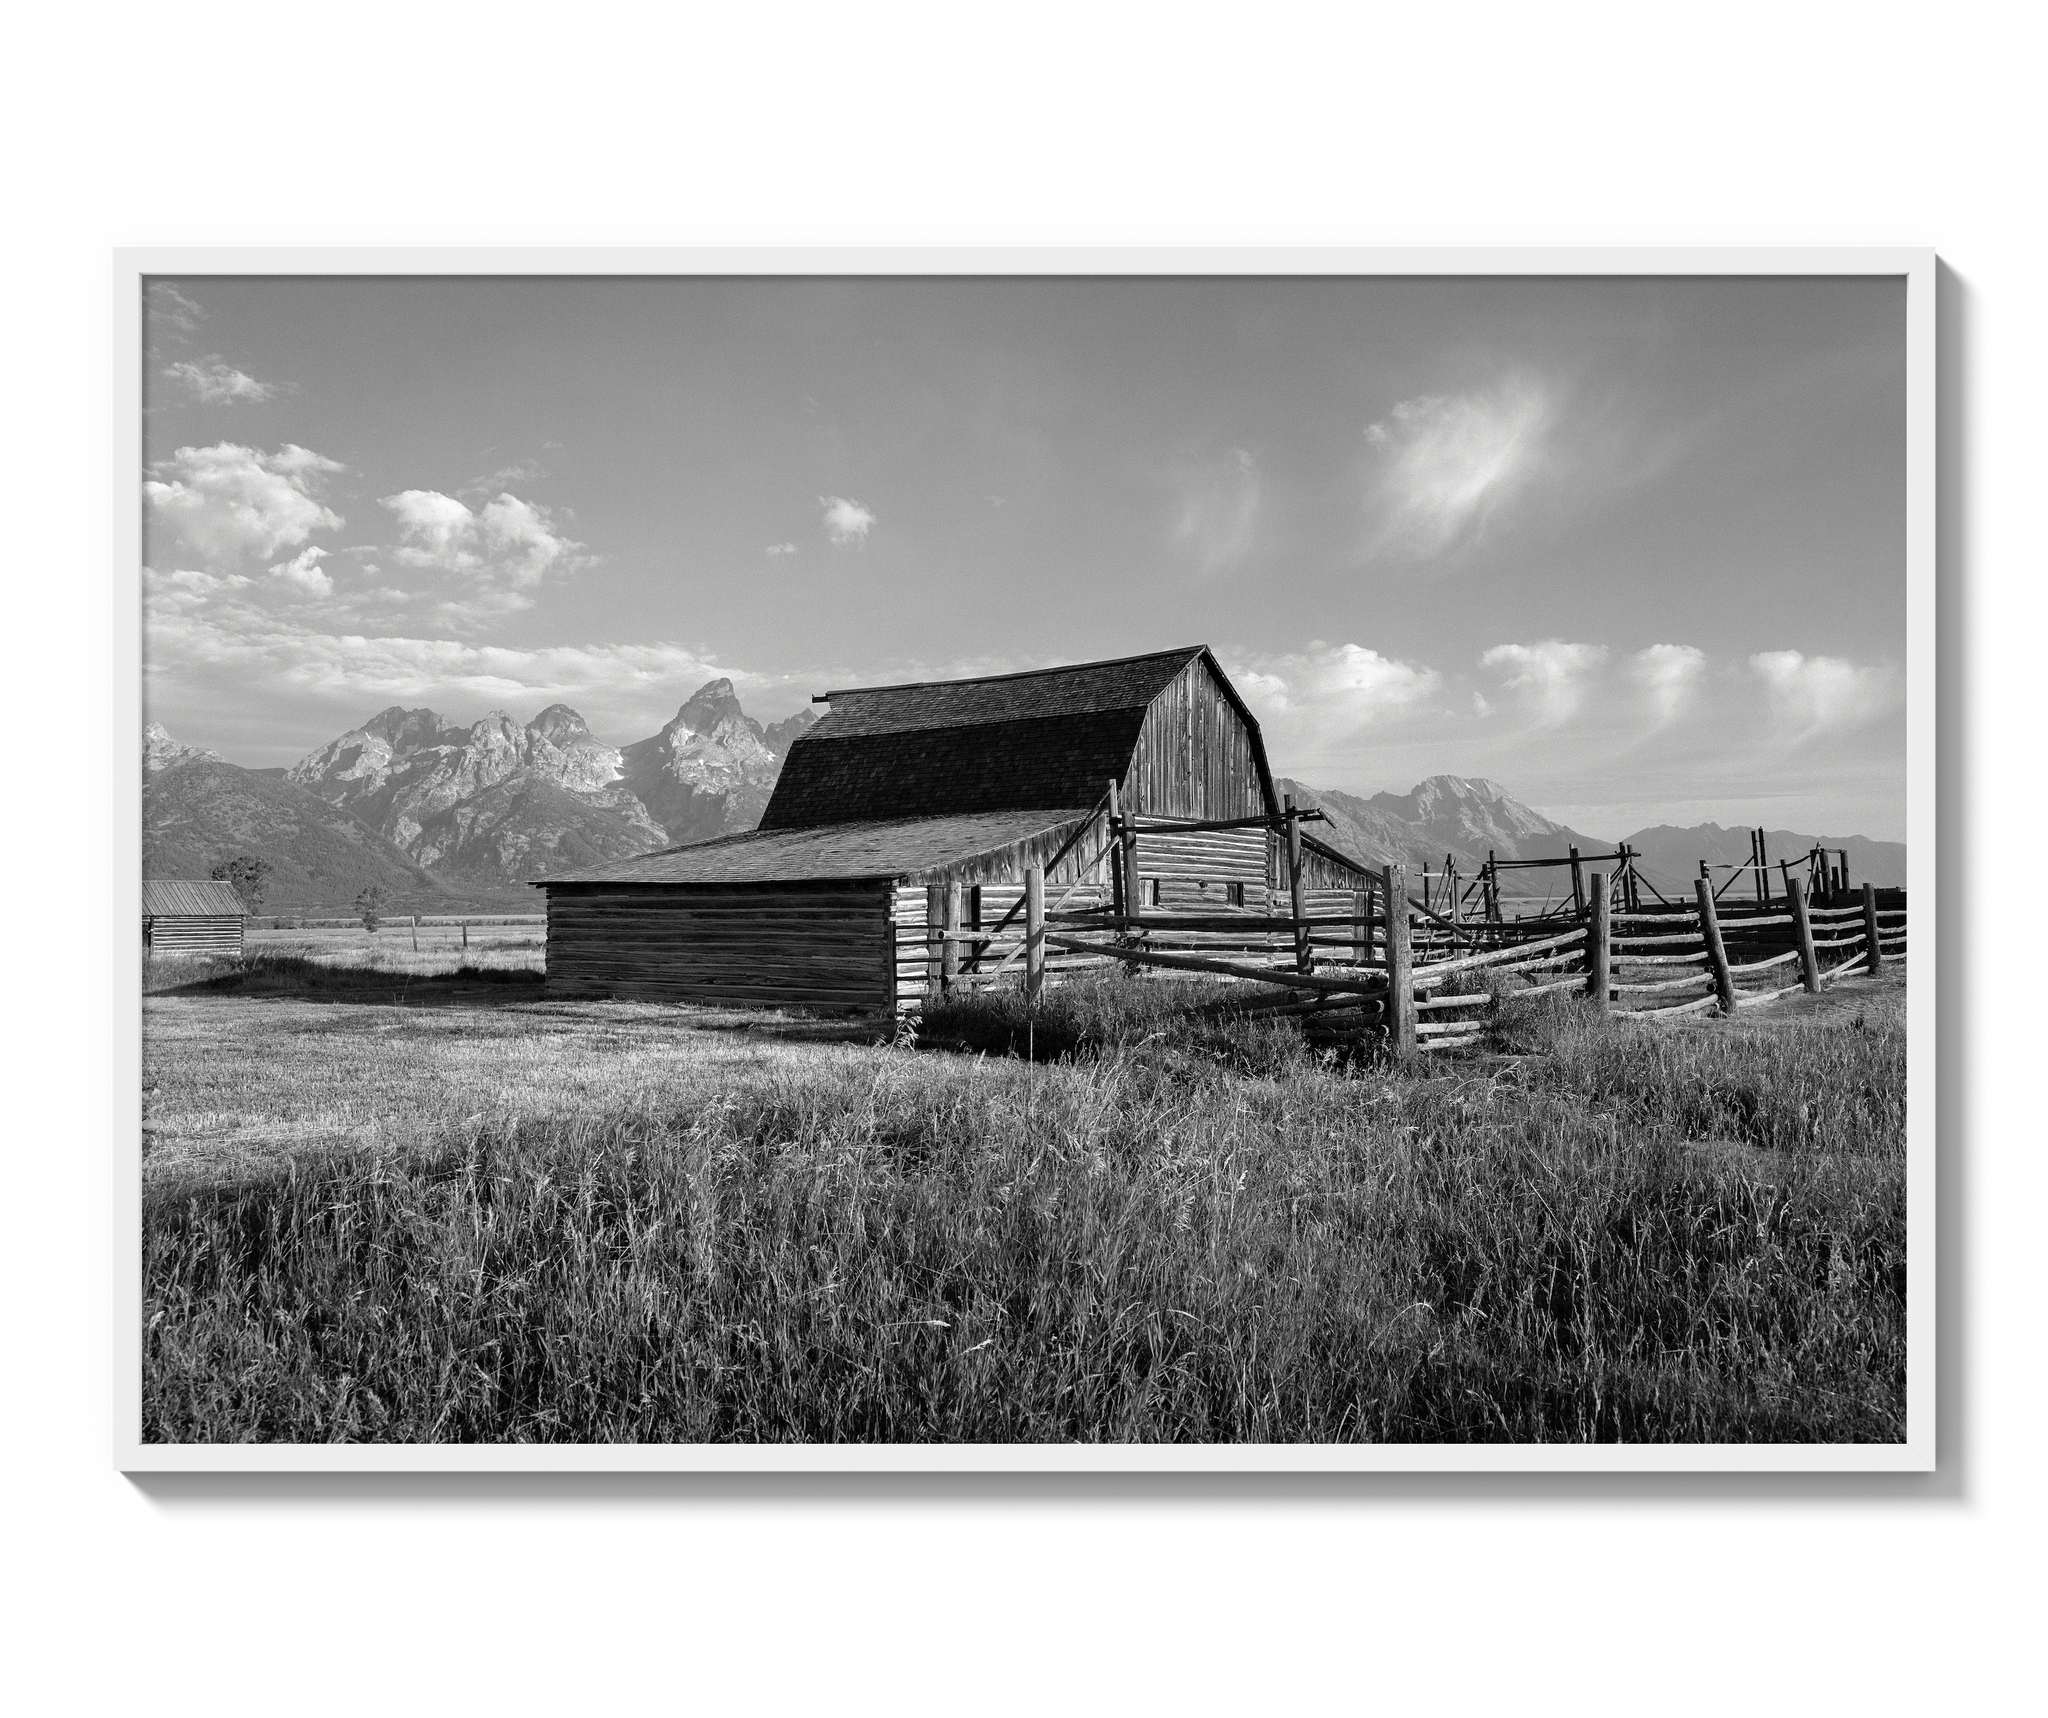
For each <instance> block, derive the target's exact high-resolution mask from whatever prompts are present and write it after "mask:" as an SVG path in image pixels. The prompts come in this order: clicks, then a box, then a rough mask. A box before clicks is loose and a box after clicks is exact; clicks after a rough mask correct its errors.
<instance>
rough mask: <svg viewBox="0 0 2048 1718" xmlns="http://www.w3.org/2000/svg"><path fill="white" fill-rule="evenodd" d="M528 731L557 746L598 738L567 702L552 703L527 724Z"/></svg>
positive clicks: (571, 744)
mask: <svg viewBox="0 0 2048 1718" xmlns="http://www.w3.org/2000/svg"><path fill="white" fill-rule="evenodd" d="M526 731H527V732H528V733H529V734H535V735H538V736H539V737H540V738H541V739H543V740H546V741H547V742H548V743H549V744H550V745H555V746H573V745H577V744H580V743H583V742H586V741H592V740H594V739H595V738H596V736H595V735H594V734H592V733H591V731H590V724H589V723H588V722H586V721H584V719H583V717H582V715H581V714H580V713H579V712H577V711H575V710H572V709H570V708H569V706H568V705H567V704H550V705H549V706H548V707H547V708H546V709H545V710H543V711H541V713H540V714H539V715H538V716H536V717H534V719H533V720H532V721H530V722H528V723H527V724H526Z"/></svg>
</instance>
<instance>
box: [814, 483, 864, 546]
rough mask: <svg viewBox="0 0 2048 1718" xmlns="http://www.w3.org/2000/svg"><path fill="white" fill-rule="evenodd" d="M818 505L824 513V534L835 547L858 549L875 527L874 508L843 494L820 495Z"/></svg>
mask: <svg viewBox="0 0 2048 1718" xmlns="http://www.w3.org/2000/svg"><path fill="white" fill-rule="evenodd" d="M818 505H819V506H820V507H821V508H823V509H824V513H825V535H826V537H828V538H829V539H830V540H831V543H832V546H833V547H834V548H835V549H858V548H860V547H861V546H862V545H863V544H865V543H866V542H867V540H868V533H869V532H870V531H872V530H873V529H874V528H875V524H876V518H875V512H874V509H873V508H871V507H864V506H862V505H861V503H860V502H858V501H855V500H853V499H851V498H850V497H848V496H845V495H821V496H819V497H818Z"/></svg>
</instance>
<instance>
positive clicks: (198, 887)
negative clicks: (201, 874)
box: [142, 880, 249, 954]
mask: <svg viewBox="0 0 2048 1718" xmlns="http://www.w3.org/2000/svg"><path fill="white" fill-rule="evenodd" d="M248 911H249V909H248V908H247V907H245V906H243V905H242V897H241V896H240V895H238V894H236V893H235V886H234V885H233V884H232V883H217V882H210V881H201V882H180V881H170V880H151V881H146V882H145V883H144V884H143V885H142V946H143V947H144V948H146V949H148V950H149V951H150V952H151V953H152V954H240V953H241V952H242V927H243V923H244V921H245V920H246V918H247V916H248Z"/></svg>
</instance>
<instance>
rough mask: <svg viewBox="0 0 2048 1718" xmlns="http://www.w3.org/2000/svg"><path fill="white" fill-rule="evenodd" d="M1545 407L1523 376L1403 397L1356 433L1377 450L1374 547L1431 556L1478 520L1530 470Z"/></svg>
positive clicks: (1479, 525)
mask: <svg viewBox="0 0 2048 1718" xmlns="http://www.w3.org/2000/svg"><path fill="white" fill-rule="evenodd" d="M1552 415H1553V412H1552V407H1551V404H1550V401H1549V399H1548V397H1547V396H1546V395H1545V394H1544V392H1543V391H1542V390H1541V389H1540V388H1538V387H1537V386H1536V385H1535V384H1534V383H1533V382H1530V381H1528V380H1526V379H1524V378H1510V379H1509V380H1506V381H1504V382H1502V383H1500V384H1499V385H1498V386H1497V387H1495V388H1493V389H1490V390H1487V391H1482V392H1471V393H1464V394H1448V395H1447V394H1425V395H1421V396H1419V397H1417V398H1415V399H1412V400H1403V401H1402V402H1401V403H1400V404H1399V405H1397V406H1395V407H1394V409H1393V410H1392V411H1391V412H1389V413H1388V414H1387V415H1386V416H1385V417H1384V418H1382V419H1380V420H1379V421H1378V422H1377V423H1374V424H1371V425H1369V426H1368V427H1367V429H1366V432H1365V439H1366V441H1367V443H1368V444H1370V446H1371V447H1372V448H1373V449H1374V451H1375V453H1376V454H1377V455H1378V471H1377V481H1376V484H1375V489H1374V494H1373V497H1372V499H1373V503H1374V509H1375V512H1376V513H1377V515H1378V531H1377V536H1376V540H1375V544H1374V546H1375V547H1376V548H1388V549H1394V550H1399V551H1403V552H1406V553H1408V554H1410V555H1413V556H1416V557H1427V556H1432V555H1437V554H1440V553H1442V552H1443V551H1445V550H1447V549H1449V548H1451V547H1452V546H1453V545H1454V544H1456V543H1457V542H1459V541H1460V540H1461V539H1463V538H1465V537H1467V536H1469V535H1472V534H1474V533H1476V532H1478V531H1480V530H1481V529H1483V528H1484V526H1485V524H1486V520H1487V518H1488V516H1489V515H1490V514H1491V513H1492V512H1493V511H1494V510H1495V509H1496V508H1497V507H1499V506H1500V505H1501V504H1502V503H1503V502H1505V501H1506V500H1507V499H1508V498H1509V497H1510V496H1512V495H1513V494H1514V493H1515V491H1516V490H1517V489H1519V488H1520V487H1521V486H1522V485H1523V483H1525V482H1526V481H1527V479H1528V478H1529V476H1530V475H1531V474H1532V473H1533V472H1534V471H1535V470H1536V468H1537V466H1538V464H1539V462H1540V458H1541V454H1542V446H1543V437H1544V432H1545V430H1546V428H1547V426H1548V424H1549V422H1550V420H1551V417H1552Z"/></svg>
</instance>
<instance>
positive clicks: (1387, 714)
mask: <svg viewBox="0 0 2048 1718" xmlns="http://www.w3.org/2000/svg"><path fill="white" fill-rule="evenodd" d="M1230 674H1231V678H1232V680H1233V681H1235V682H1236V684H1237V686H1238V688H1239V689H1240V690H1241V691H1242V692H1243V694H1244V697H1245V702H1246V703H1248V704H1249V705H1250V706H1251V708H1252V713H1253V714H1254V715H1256V716H1257V717H1258V718H1259V720H1260V722H1261V724H1262V725H1265V726H1267V727H1269V728H1272V729H1277V730H1279V731H1280V732H1281V733H1283V734H1284V735H1285V736H1286V737H1287V738H1289V739H1290V740H1291V741H1294V742H1296V743H1299V744H1312V743H1328V742H1330V741H1332V740H1335V739H1338V738H1341V737H1343V736H1344V735H1347V734H1351V733H1355V732H1356V731H1357V730H1358V729H1360V728H1364V727H1369V726H1371V725H1373V724H1375V723H1382V722H1387V721H1390V720H1393V719H1395V718H1398V717H1402V716H1405V715H1408V714H1410V713H1412V712H1413V711H1415V710H1417V709H1418V708H1419V707H1421V706H1422V705H1423V704H1425V703H1426V702H1428V700H1430V699H1431V698H1432V697H1433V696H1434V695H1435V693H1436V692H1437V691H1438V690H1439V688H1440V687H1441V686H1442V684H1443V680H1442V676H1441V675H1439V674H1438V673H1437V671H1436V670H1435V669H1433V668H1423V667H1418V666H1416V665H1415V664H1413V663H1409V662H1397V661H1395V660H1394V659H1393V658H1391V657H1386V656H1382V655H1381V654H1380V653H1379V652H1378V651H1376V650H1368V649H1367V648H1366V647H1365V646H1363V645H1359V644H1325V643H1324V642H1323V641H1322V640H1320V639H1317V640H1314V641H1313V642H1311V643H1310V644H1309V646H1308V648H1307V649H1305V650H1301V651H1296V652H1292V653H1290V654H1286V655H1277V656H1252V657H1247V658H1242V659H1240V660H1239V661H1238V662H1237V663H1234V664H1232V666H1231V670H1230Z"/></svg>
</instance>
